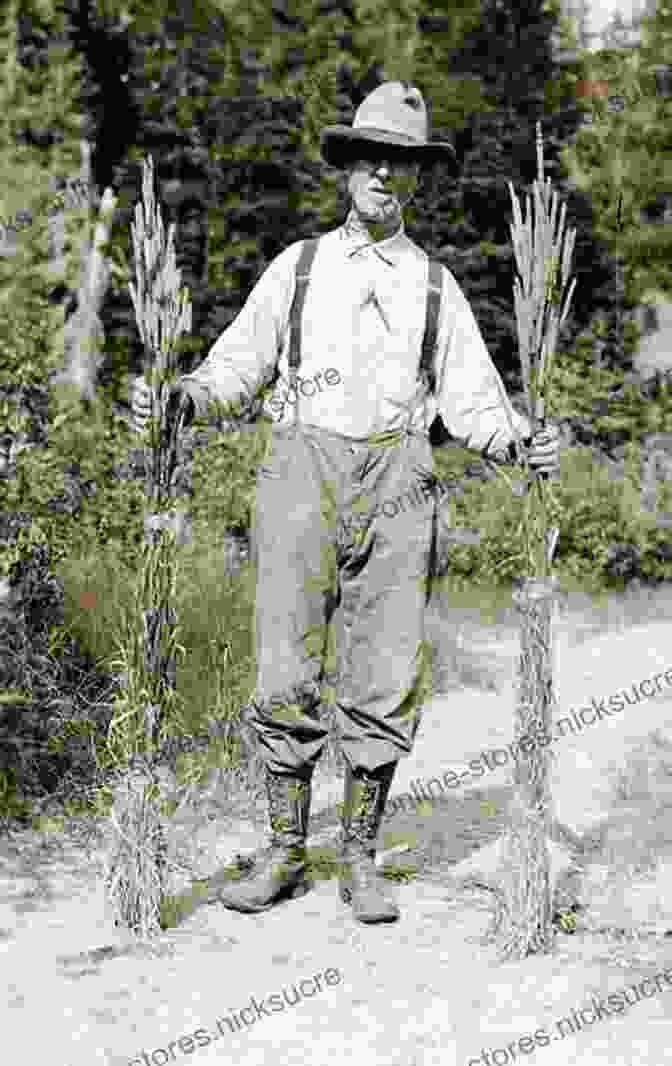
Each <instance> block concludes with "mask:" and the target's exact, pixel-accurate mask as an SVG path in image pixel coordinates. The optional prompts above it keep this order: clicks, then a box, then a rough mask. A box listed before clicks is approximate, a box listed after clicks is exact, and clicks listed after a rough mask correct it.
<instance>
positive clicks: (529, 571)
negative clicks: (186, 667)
mask: <svg viewBox="0 0 672 1066" xmlns="http://www.w3.org/2000/svg"><path fill="white" fill-rule="evenodd" d="M536 143H537V167H538V175H537V179H536V180H535V182H534V184H533V197H532V200H530V196H529V193H528V194H527V196H526V214H525V216H524V217H523V215H522V214H521V209H520V203H519V201H518V198H517V196H516V194H515V192H514V190H513V186H512V184H511V182H509V183H508V184H509V192H510V195H511V201H512V204H513V224H512V225H511V226H510V228H511V237H512V241H513V248H514V253H515V259H516V266H517V268H518V274H519V277H517V278H515V279H514V287H513V289H514V302H515V312H516V325H517V331H518V350H519V355H520V362H521V371H522V378H523V387H524V390H525V399H526V405H527V412H526V413H527V416H528V419H529V421H530V424H531V427H532V433H533V434H534V433H536V432H537V431H538V430H539V429H541V428H543V426H544V425H545V415H546V402H547V396H548V389H549V385H550V380H551V374H552V369H553V358H554V355H555V349H556V344H557V340H558V334H559V331H560V329H561V327H562V325H563V324H564V322H565V319H566V317H567V313H568V311H569V306H570V302H571V298H572V295H573V292H574V287H575V283H576V279H572V281H571V284H569V287H568V282H569V270H570V262H571V257H572V252H573V248H574V241H575V238H576V231H575V230H574V229H573V228H569V229H568V230H567V233H566V234H565V211H566V205H565V204H563V205H562V208H561V211H560V214H559V216H558V196H557V193H556V192H555V190H552V189H551V183H550V178H546V180H545V181H544V157H543V141H542V136H541V124H540V123H539V122H538V123H537V126H536ZM532 204H534V213H533V211H532ZM558 272H559V277H558ZM563 293H564V303H563V300H562V297H563ZM560 307H561V310H560ZM510 424H511V430H512V434H513V436H514V437H515V439H516V440H517V443H518V444H519V447H520V445H521V441H520V437H519V434H518V433H517V431H516V428H515V427H514V426H513V422H512V420H511V419H510ZM520 452H521V454H522V457H523V465H524V467H525V478H526V486H525V487H526V495H525V503H524V508H523V510H524V514H523V520H522V524H521V527H520V531H521V535H522V537H523V542H524V558H525V572H524V573H523V574H522V575H521V577H522V580H521V582H520V586H519V588H517V589H516V592H515V594H514V603H515V605H516V609H517V612H518V614H519V617H520V658H519V662H518V699H517V707H516V721H515V738H516V740H521V739H522V738H523V737H535V736H539V735H540V734H543V735H546V736H550V735H551V733H552V717H551V709H552V707H553V705H554V702H555V699H554V693H553V661H552V646H551V613H552V606H553V602H554V597H555V594H556V588H557V579H556V578H555V577H554V576H553V575H552V572H551V567H552V561H553V554H554V552H555V547H556V544H557V539H558V534H559V530H558V528H557V527H556V526H552V527H550V528H549V524H548V508H549V503H550V501H551V486H550V484H549V483H548V481H547V480H546V478H545V476H544V475H539V474H535V473H534V472H531V470H530V466H529V463H528V460H527V457H526V456H525V454H524V450H523V449H522V448H520ZM517 750H519V751H521V754H520V755H519V757H518V759H517V761H516V766H515V771H514V781H515V793H514V797H513V803H512V806H511V818H510V825H509V833H508V836H507V839H506V841H505V842H504V849H505V851H506V852H507V858H508V861H507V863H506V868H507V870H508V871H509V874H508V882H509V883H508V885H507V889H508V893H507V894H508V912H509V929H508V933H507V939H506V943H505V945H504V949H503V957H504V958H508V959H510V958H516V959H522V958H525V957H526V956H527V955H529V954H536V953H545V952H548V951H550V949H551V945H552V941H553V928H552V917H553V909H552V887H553V886H552V885H551V883H550V857H549V841H550V838H551V832H552V828H553V824H554V819H553V816H552V797H551V794H550V786H549V772H548V761H549V755H548V752H547V749H546V748H545V747H541V746H539V745H535V746H534V747H533V748H532V750H531V751H530V752H527V751H524V750H523V749H522V748H521V747H520V746H518V748H517Z"/></svg>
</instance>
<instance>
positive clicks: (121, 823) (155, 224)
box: [106, 157, 191, 938]
mask: <svg viewBox="0 0 672 1066" xmlns="http://www.w3.org/2000/svg"><path fill="white" fill-rule="evenodd" d="M131 233H132V239H133V248H134V253H135V272H136V284H133V283H132V282H130V283H129V288H130V291H131V298H132V300H133V306H134V308H135V316H136V321H137V325H138V330H139V332H140V336H141V338H142V341H143V345H144V358H145V381H146V382H147V383H148V385H150V386H151V401H152V405H151V417H150V419H149V420H148V426H147V428H146V430H145V431H144V440H145V443H146V444H148V445H149V455H147V449H146V455H145V460H146V470H147V477H146V485H145V490H146V496H147V501H148V502H147V511H146V514H145V542H144V545H143V549H142V558H141V564H140V571H139V578H138V582H137V593H136V605H137V606H136V607H135V608H134V611H133V615H132V616H131V617H126V619H125V629H126V632H125V634H124V637H123V638H122V640H121V653H122V658H121V660H119V661H118V662H117V665H121V666H122V667H123V677H124V683H123V687H122V690H121V691H120V692H119V693H118V694H117V696H116V698H115V701H114V710H113V718H112V721H111V723H110V726H109V732H108V748H109V750H110V754H111V755H112V757H113V759H114V760H115V761H116V762H117V764H118V769H119V773H120V783H119V786H118V787H117V788H116V790H115V797H114V805H113V808H112V811H111V820H112V829H113V846H112V852H113V854H112V856H111V861H110V862H109V864H108V869H107V876H106V882H107V888H108V894H109V895H110V897H111V901H112V905H113V907H114V910H115V912H116V918H117V921H119V922H121V924H123V925H125V926H126V927H127V928H129V929H131V930H132V931H133V932H135V933H137V934H138V935H139V936H140V937H141V938H148V937H151V936H152V935H153V934H155V933H156V932H158V930H159V928H160V914H161V902H162V899H163V896H164V892H165V885H164V874H165V868H166V859H165V852H166V846H165V839H164V836H163V832H162V825H161V820H160V787H159V786H160V777H159V772H158V771H159V766H158V762H159V757H160V749H161V744H162V742H163V740H164V739H166V738H167V735H168V733H167V727H168V725H169V723H170V719H171V717H172V714H171V712H172V711H173V709H174V708H176V705H177V703H178V697H177V692H176V689H175V680H176V653H177V652H180V653H181V654H183V655H184V654H185V651H184V648H183V647H182V646H181V645H180V644H179V643H178V640H177V637H178V625H177V617H176V612H175V609H174V607H173V606H172V604H173V603H174V601H175V596H176V577H177V570H176V565H177V562H176V551H175V548H176V540H177V537H178V536H179V533H180V522H181V519H182V518H183V515H181V514H180V513H179V512H176V511H175V510H172V509H171V504H172V502H173V500H174V495H175V485H174V475H175V471H176V467H177V446H178V441H179V434H180V430H181V423H182V413H181V412H179V411H178V413H177V414H178V417H177V418H175V417H174V412H172V411H171V410H170V409H169V397H170V385H171V384H172V383H173V382H174V380H175V378H176V376H177V360H176V349H177V344H178V342H179V339H180V337H181V335H182V334H183V333H184V332H188V331H189V330H190V329H191V303H190V299H189V293H188V291H187V290H186V289H184V288H182V286H181V273H180V271H179V270H178V269H177V268H176V263H175V248H174V235H175V227H174V225H171V226H170V228H169V231H168V235H167V238H166V235H165V232H164V226H163V220H162V217H161V211H160V208H159V206H158V205H156V204H155V201H154V169H153V161H152V159H151V157H150V159H149V161H146V160H143V186H142V203H140V204H137V205H136V209H135V221H134V223H132V224H131ZM148 460H149V461H148ZM140 620H141V627H140V625H139V621H140Z"/></svg>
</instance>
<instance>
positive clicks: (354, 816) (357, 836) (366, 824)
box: [339, 762, 399, 924]
mask: <svg viewBox="0 0 672 1066" xmlns="http://www.w3.org/2000/svg"><path fill="white" fill-rule="evenodd" d="M396 766H397V764H396V762H393V763H387V764H386V765H385V766H381V767H379V769H377V770H374V771H372V772H367V771H357V773H356V774H354V773H353V771H352V770H351V768H350V767H349V766H346V770H345V797H344V802H343V816H342V825H343V835H342V851H341V862H342V866H341V873H340V880H339V892H340V897H341V899H342V900H343V902H344V903H350V904H352V911H353V914H354V916H355V918H356V919H357V921H359V922H366V923H367V924H368V923H373V922H394V921H396V920H397V918H399V908H398V907H397V906H396V904H395V903H392V902H391V901H390V900H388V899H385V896H384V895H383V892H382V880H381V878H380V877H379V876H378V873H377V870H376V866H375V862H374V859H375V855H376V847H375V844H376V837H377V835H378V829H379V827H380V821H381V818H382V816H383V811H384V810H385V804H386V802H387V796H388V793H389V791H390V785H391V784H392V778H393V777H394V771H395V769H396Z"/></svg>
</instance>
